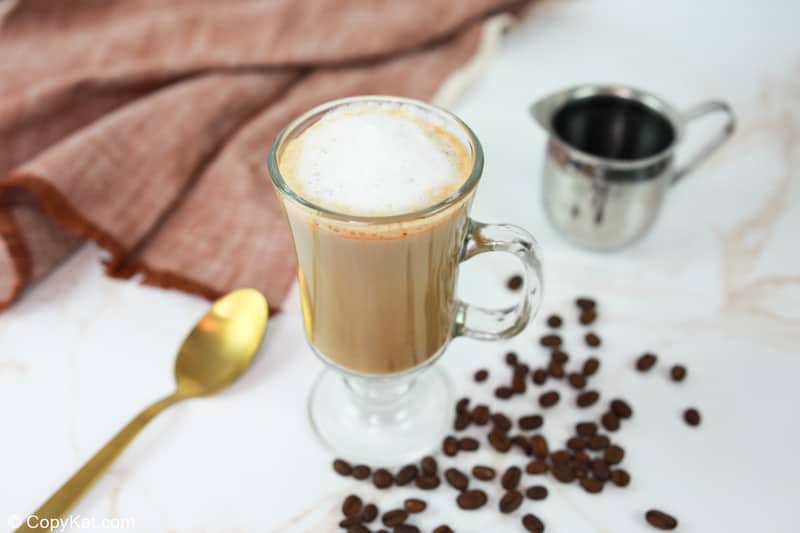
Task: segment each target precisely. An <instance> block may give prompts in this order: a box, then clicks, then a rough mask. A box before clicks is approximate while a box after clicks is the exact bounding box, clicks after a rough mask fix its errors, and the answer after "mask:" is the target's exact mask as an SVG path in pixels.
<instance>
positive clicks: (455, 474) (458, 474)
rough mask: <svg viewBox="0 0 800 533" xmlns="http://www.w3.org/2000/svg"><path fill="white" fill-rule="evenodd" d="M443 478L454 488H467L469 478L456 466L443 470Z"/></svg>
mask: <svg viewBox="0 0 800 533" xmlns="http://www.w3.org/2000/svg"><path fill="white" fill-rule="evenodd" d="M444 478H445V479H446V480H447V483H448V484H449V485H450V486H451V487H453V488H454V489H456V490H461V491H464V490H467V487H468V486H469V478H468V477H467V476H466V475H465V474H464V473H463V472H462V471H461V470H459V469H457V468H448V469H447V470H445V471H444Z"/></svg>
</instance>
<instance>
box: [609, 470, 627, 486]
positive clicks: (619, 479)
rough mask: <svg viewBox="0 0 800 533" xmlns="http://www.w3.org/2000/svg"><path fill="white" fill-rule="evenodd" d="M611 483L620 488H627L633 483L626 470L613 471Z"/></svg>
mask: <svg viewBox="0 0 800 533" xmlns="http://www.w3.org/2000/svg"><path fill="white" fill-rule="evenodd" d="M611 482H612V483H613V484H614V485H616V486H618V487H627V486H628V484H629V483H630V482H631V476H630V474H628V472H627V471H626V470H622V469H620V470H612V471H611Z"/></svg>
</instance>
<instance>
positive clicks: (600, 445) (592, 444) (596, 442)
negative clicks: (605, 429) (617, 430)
mask: <svg viewBox="0 0 800 533" xmlns="http://www.w3.org/2000/svg"><path fill="white" fill-rule="evenodd" d="M610 444H611V441H610V440H609V439H608V437H606V436H605V435H595V436H593V437H592V438H591V439H589V449H590V450H594V451H598V450H604V449H606V448H608V447H609V445H610Z"/></svg>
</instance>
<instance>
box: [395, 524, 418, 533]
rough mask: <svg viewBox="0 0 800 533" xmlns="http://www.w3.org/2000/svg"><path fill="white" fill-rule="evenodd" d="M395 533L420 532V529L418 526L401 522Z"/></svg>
mask: <svg viewBox="0 0 800 533" xmlns="http://www.w3.org/2000/svg"><path fill="white" fill-rule="evenodd" d="M387 533H388V532H387ZM394 533H420V531H419V528H418V527H417V526H412V525H410V524H400V525H399V526H397V527H396V528H394Z"/></svg>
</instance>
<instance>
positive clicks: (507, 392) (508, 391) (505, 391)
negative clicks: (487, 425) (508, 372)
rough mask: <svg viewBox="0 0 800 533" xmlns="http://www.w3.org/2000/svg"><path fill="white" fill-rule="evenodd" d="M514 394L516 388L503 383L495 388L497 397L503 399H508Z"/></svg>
mask: <svg viewBox="0 0 800 533" xmlns="http://www.w3.org/2000/svg"><path fill="white" fill-rule="evenodd" d="M513 394H514V390H513V389H512V388H511V387H506V386H505V385H501V386H499V387H497V388H496V389H495V390H494V395H495V397H497V398H499V399H501V400H508V399H509V398H511V396H512V395H513Z"/></svg>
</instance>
